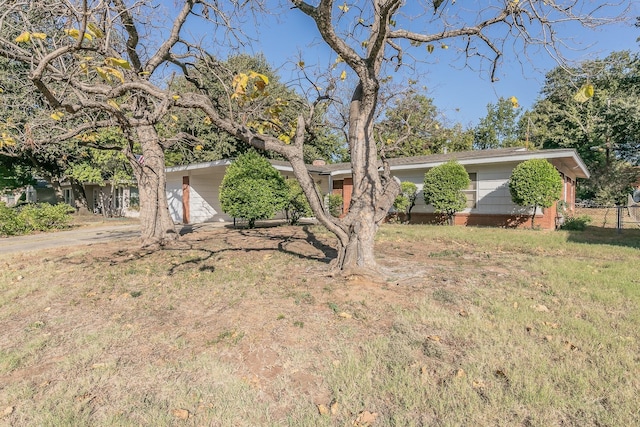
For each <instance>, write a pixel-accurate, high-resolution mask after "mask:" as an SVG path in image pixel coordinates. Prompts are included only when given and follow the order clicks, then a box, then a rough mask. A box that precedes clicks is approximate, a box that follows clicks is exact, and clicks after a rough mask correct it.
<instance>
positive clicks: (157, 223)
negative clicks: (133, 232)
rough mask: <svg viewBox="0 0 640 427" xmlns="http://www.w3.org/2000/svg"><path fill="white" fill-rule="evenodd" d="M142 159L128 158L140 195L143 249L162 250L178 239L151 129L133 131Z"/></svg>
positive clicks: (160, 151)
mask: <svg viewBox="0 0 640 427" xmlns="http://www.w3.org/2000/svg"><path fill="white" fill-rule="evenodd" d="M136 132H137V136H138V140H139V141H140V145H141V146H142V157H140V158H138V159H135V158H133V157H131V156H130V157H129V158H130V162H131V163H132V167H133V170H134V174H135V176H136V179H137V181H138V191H139V193H140V225H141V228H142V229H141V239H142V246H143V247H148V246H157V245H160V246H163V245H165V244H167V243H169V242H171V241H173V240H176V239H177V238H178V234H177V232H176V228H175V225H174V224H173V220H172V219H171V215H170V214H169V204H168V202H167V192H166V175H165V171H164V167H165V166H164V151H163V149H162V146H161V145H160V141H159V139H158V134H157V132H156V130H155V129H154V128H153V126H141V127H138V128H137V129H136Z"/></svg>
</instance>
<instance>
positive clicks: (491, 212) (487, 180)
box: [326, 147, 589, 229]
mask: <svg viewBox="0 0 640 427" xmlns="http://www.w3.org/2000/svg"><path fill="white" fill-rule="evenodd" d="M451 159H455V160H456V161H458V162H459V163H460V164H462V165H463V166H464V167H465V169H466V171H467V173H469V178H470V179H471V185H470V186H469V188H467V190H465V191H464V192H465V194H466V196H467V208H466V209H465V210H464V211H462V212H459V213H457V214H456V215H455V217H454V223H455V224H456V225H478V226H499V227H518V226H521V225H523V224H525V225H527V224H528V223H529V222H530V219H531V214H532V209H531V208H527V207H522V206H518V205H516V204H514V203H513V202H512V201H511V193H510V192H509V178H510V177H511V172H512V171H513V169H514V168H515V167H516V166H517V165H518V164H519V163H521V162H524V161H526V160H529V159H546V160H548V161H549V162H550V163H551V164H553V165H554V166H555V167H556V169H557V170H558V172H559V173H560V176H561V177H562V180H563V183H564V185H563V188H562V194H561V198H560V201H561V202H563V203H562V204H563V206H564V207H565V209H567V210H568V211H569V212H572V211H573V208H574V204H575V194H576V180H577V179H578V178H589V172H588V170H587V168H586V166H585V164H584V162H583V161H582V159H581V158H580V156H579V155H578V154H577V153H576V151H575V150H573V149H554V150H537V151H531V150H527V149H525V148H522V147H513V148H503V149H494V150H476V151H464V152H454V153H449V154H435V155H429V156H416V157H402V158H395V159H389V166H390V168H391V172H392V175H393V176H395V177H397V178H398V179H399V180H400V181H410V182H413V183H414V184H416V185H417V187H418V194H417V199H416V205H415V207H414V208H413V210H412V211H411V222H412V223H416V224H420V223H435V222H438V221H439V220H440V218H439V216H438V215H436V214H435V213H434V211H433V207H432V206H430V205H426V204H425V202H424V197H423V194H422V187H423V185H424V174H425V173H426V172H427V171H428V170H429V169H431V168H433V167H435V166H438V165H441V164H443V163H445V162H447V161H449V160H451ZM326 168H327V169H328V170H329V171H330V173H331V178H332V187H331V188H332V189H333V190H332V191H333V193H334V194H340V195H342V196H343V198H344V207H343V209H344V210H345V211H346V210H347V209H348V206H349V203H350V196H351V188H352V185H353V184H352V180H351V173H350V170H349V165H348V164H341V165H337V164H336V165H328V166H327V167H326ZM556 221H557V208H556V206H555V205H554V206H552V207H551V208H549V209H541V208H538V210H537V211H536V220H535V223H536V224H537V225H538V226H540V228H545V229H554V228H555V227H556Z"/></svg>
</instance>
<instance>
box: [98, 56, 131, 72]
mask: <svg viewBox="0 0 640 427" xmlns="http://www.w3.org/2000/svg"><path fill="white" fill-rule="evenodd" d="M104 63H105V65H108V66H109V67H112V68H113V67H120V68H122V69H125V70H130V69H131V65H129V62H128V61H127V60H126V59H122V58H111V57H109V58H106V59H105V60H104Z"/></svg>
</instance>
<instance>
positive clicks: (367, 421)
mask: <svg viewBox="0 0 640 427" xmlns="http://www.w3.org/2000/svg"><path fill="white" fill-rule="evenodd" d="M376 419H378V413H377V412H369V411H362V412H360V413H359V414H358V416H357V417H356V419H355V420H353V425H354V427H369V426H370V425H372V424H373V423H374V422H376Z"/></svg>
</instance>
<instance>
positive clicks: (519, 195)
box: [509, 159, 562, 228]
mask: <svg viewBox="0 0 640 427" xmlns="http://www.w3.org/2000/svg"><path fill="white" fill-rule="evenodd" d="M509 191H510V192H511V199H512V200H513V202H514V203H515V204H517V205H520V206H526V207H531V208H532V209H533V213H532V215H531V228H533V227H534V220H535V216H536V210H537V208H538V207H542V208H549V207H551V206H552V205H553V203H555V202H556V201H557V200H559V199H560V194H561V191H562V177H561V176H560V173H559V172H558V171H557V170H556V168H555V167H554V166H553V165H552V164H551V163H549V162H548V161H547V160H545V159H531V160H527V161H525V162H522V163H520V164H519V165H518V166H516V167H515V168H514V169H513V172H512V173H511V179H510V180H509Z"/></svg>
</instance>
